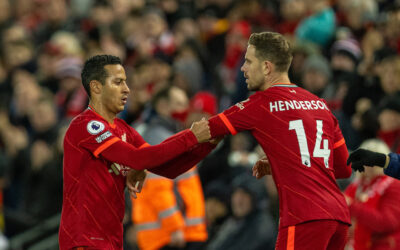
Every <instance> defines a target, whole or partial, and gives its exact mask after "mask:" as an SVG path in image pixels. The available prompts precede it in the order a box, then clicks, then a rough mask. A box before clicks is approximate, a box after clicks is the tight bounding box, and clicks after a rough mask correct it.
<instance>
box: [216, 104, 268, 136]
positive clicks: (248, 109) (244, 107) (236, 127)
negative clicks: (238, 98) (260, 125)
mask: <svg viewBox="0 0 400 250" xmlns="http://www.w3.org/2000/svg"><path fill="white" fill-rule="evenodd" d="M258 104H259V99H258V98H254V97H250V98H249V99H246V100H244V101H242V102H238V103H236V104H235V105H233V106H232V107H230V108H229V109H227V110H225V111H224V112H222V113H219V114H218V115H216V116H214V117H212V118H210V130H211V135H212V137H216V136H222V135H225V134H228V133H230V134H232V135H235V134H237V133H238V132H240V131H244V130H252V129H253V128H254V127H255V124H257V119H259V118H258V117H257V114H259V111H258V110H257V109H260V108H262V106H260V105H258Z"/></svg>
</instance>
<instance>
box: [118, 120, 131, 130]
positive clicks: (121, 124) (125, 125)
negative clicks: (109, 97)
mask: <svg viewBox="0 0 400 250" xmlns="http://www.w3.org/2000/svg"><path fill="white" fill-rule="evenodd" d="M114 124H115V125H116V126H118V127H121V128H124V129H128V130H130V129H131V128H132V127H131V126H129V124H128V123H126V121H125V120H123V119H121V118H115V119H114Z"/></svg>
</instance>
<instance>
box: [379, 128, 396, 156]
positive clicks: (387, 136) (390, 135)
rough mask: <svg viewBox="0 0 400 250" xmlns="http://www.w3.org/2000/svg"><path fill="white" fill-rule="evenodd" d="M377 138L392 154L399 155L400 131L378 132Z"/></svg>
mask: <svg viewBox="0 0 400 250" xmlns="http://www.w3.org/2000/svg"><path fill="white" fill-rule="evenodd" d="M378 137H379V138H380V139H381V140H383V141H384V142H385V143H386V144H387V145H388V146H389V148H390V149H391V151H392V152H395V153H398V154H400V141H399V140H400V129H397V130H394V131H385V132H384V131H379V132H378ZM395 144H396V145H395Z"/></svg>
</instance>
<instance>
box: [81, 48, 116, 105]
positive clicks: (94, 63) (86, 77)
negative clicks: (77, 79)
mask: <svg viewBox="0 0 400 250" xmlns="http://www.w3.org/2000/svg"><path fill="white" fill-rule="evenodd" d="M115 64H121V65H122V62H121V59H120V58H119V57H117V56H112V55H96V56H93V57H91V58H89V59H88V60H86V62H85V65H84V66H83V69H82V73H81V78H82V84H83V87H84V88H85V90H86V93H87V94H88V96H89V97H90V82H91V81H93V80H96V81H99V82H100V83H101V84H103V85H104V83H105V79H106V78H107V76H108V75H107V71H106V69H105V68H104V66H106V65H115Z"/></svg>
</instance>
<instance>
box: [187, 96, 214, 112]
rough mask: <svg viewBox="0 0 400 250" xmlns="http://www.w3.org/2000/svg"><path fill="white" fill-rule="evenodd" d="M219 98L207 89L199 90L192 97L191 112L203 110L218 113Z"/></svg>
mask: <svg viewBox="0 0 400 250" xmlns="http://www.w3.org/2000/svg"><path fill="white" fill-rule="evenodd" d="M217 106H218V103H217V98H216V97H215V96H214V95H213V94H211V93H209V92H206V91H201V92H198V93H197V94H196V95H194V96H193V97H192V99H190V105H189V112H203V113H208V114H209V115H215V114H217V109H218V107H217Z"/></svg>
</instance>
